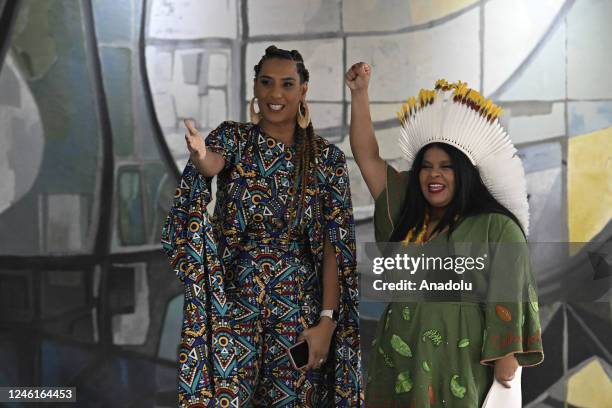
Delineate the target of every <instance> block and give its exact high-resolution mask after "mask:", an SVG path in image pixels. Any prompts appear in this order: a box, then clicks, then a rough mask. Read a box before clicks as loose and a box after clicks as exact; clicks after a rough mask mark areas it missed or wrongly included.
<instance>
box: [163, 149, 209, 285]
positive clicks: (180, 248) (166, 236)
mask: <svg viewBox="0 0 612 408" xmlns="http://www.w3.org/2000/svg"><path fill="white" fill-rule="evenodd" d="M209 202H210V192H209V189H208V186H207V184H206V180H205V178H204V177H203V176H202V175H201V174H200V173H198V171H197V169H196V168H195V166H194V165H193V163H192V162H191V160H189V161H188V162H187V165H186V166H185V169H184V170H183V174H182V176H181V180H180V184H179V185H178V187H177V188H176V190H175V193H174V202H173V205H172V208H171V209H170V212H169V213H168V215H167V217H166V221H165V223H164V226H163V227H162V236H161V244H162V248H163V249H164V251H165V252H166V255H167V256H168V258H169V260H170V265H171V266H172V268H173V269H174V272H175V273H176V275H177V276H178V277H179V279H180V280H181V282H185V279H186V278H187V277H189V276H192V278H193V277H195V276H196V275H197V274H198V273H199V269H201V266H202V265H203V264H204V262H203V261H204V260H203V258H202V257H203V256H204V254H205V251H204V240H203V239H202V237H203V234H202V233H201V232H202V228H203V227H204V226H205V225H206V224H205V223H204V222H203V221H206V222H208V218H207V214H206V205H208V203H209ZM203 224H204V225H203ZM196 226H197V227H198V228H197V229H196ZM192 280H193V279H192Z"/></svg>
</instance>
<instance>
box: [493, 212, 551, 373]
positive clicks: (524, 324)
mask: <svg viewBox="0 0 612 408" xmlns="http://www.w3.org/2000/svg"><path fill="white" fill-rule="evenodd" d="M492 220H493V221H492V222H491V228H490V235H489V236H490V241H489V250H490V253H491V264H490V269H489V271H490V272H489V274H490V275H489V285H488V290H487V302H486V303H485V306H484V308H485V332H484V338H483V346H482V347H483V349H482V354H481V363H482V364H489V365H492V364H494V361H495V360H497V359H499V358H502V357H505V356H507V355H509V354H514V356H515V357H516V359H517V361H518V363H519V364H520V365H521V366H533V365H537V364H540V363H541V362H542V361H543V360H544V352H543V348H542V329H541V326H540V316H539V307H538V299H537V291H536V285H535V279H534V278H533V274H532V270H531V261H530V257H529V252H528V248H527V243H526V241H525V238H524V236H523V233H522V231H521V230H520V228H519V227H518V225H517V224H516V223H515V222H514V221H513V220H511V219H510V218H508V217H505V216H499V215H495V216H494V217H493V218H492ZM494 231H497V232H494ZM491 240H494V241H495V242H492V241H491Z"/></svg>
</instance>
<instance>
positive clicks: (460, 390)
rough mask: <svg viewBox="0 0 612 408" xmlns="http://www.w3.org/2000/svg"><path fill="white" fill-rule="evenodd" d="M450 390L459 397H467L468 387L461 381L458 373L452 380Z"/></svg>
mask: <svg viewBox="0 0 612 408" xmlns="http://www.w3.org/2000/svg"><path fill="white" fill-rule="evenodd" d="M450 390H451V392H452V393H453V395H454V396H455V397H457V398H463V397H465V391H466V388H465V387H464V386H462V385H461V384H460V383H459V376H458V375H457V374H455V375H453V376H452V378H451V380H450Z"/></svg>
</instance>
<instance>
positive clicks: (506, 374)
mask: <svg viewBox="0 0 612 408" xmlns="http://www.w3.org/2000/svg"><path fill="white" fill-rule="evenodd" d="M518 366H519V364H518V361H516V357H514V355H513V354H510V355H509V356H506V357H503V358H500V359H499V360H495V378H496V379H497V381H499V382H500V383H501V384H502V385H503V386H504V387H506V388H510V382H511V381H512V380H513V379H514V375H515V373H516V369H517V368H518Z"/></svg>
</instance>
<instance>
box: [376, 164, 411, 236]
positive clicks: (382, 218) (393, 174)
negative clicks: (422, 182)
mask: <svg viewBox="0 0 612 408" xmlns="http://www.w3.org/2000/svg"><path fill="white" fill-rule="evenodd" d="M407 186H408V172H405V171H403V172H398V171H397V170H396V169H395V168H393V166H391V165H390V164H388V163H387V171H386V181H385V189H384V190H383V191H382V192H381V193H380V195H379V196H378V197H377V198H376V199H375V200H374V236H375V238H376V241H379V242H386V241H389V237H390V236H391V233H392V232H393V229H394V228H395V225H396V224H397V222H398V221H399V218H400V216H401V207H402V204H403V202H404V199H405V198H406V192H407V189H408V188H407Z"/></svg>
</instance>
